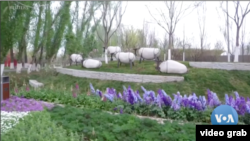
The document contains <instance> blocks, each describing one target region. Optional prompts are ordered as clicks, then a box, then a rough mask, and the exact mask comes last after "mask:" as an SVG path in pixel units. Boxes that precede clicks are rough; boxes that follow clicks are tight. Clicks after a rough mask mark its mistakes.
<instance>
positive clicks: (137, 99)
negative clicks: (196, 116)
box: [90, 84, 250, 115]
mask: <svg viewBox="0 0 250 141" xmlns="http://www.w3.org/2000/svg"><path fill="white" fill-rule="evenodd" d="M123 88H124V91H123V95H122V94H121V93H120V92H116V90H115V89H114V88H107V90H106V93H105V94H104V95H103V93H102V92H101V91H100V90H98V89H97V90H95V89H94V87H93V85H92V84H90V89H91V92H92V94H95V95H97V96H100V97H103V96H104V97H105V98H107V99H108V100H109V101H111V102H114V100H118V99H119V100H123V101H124V102H127V103H129V104H131V105H135V104H140V105H157V106H158V107H159V108H162V107H163V106H167V107H170V108H172V109H173V110H175V111H178V110H180V109H181V108H191V109H195V110H197V111H205V110H207V109H209V108H215V107H217V106H219V105H221V104H226V105H229V106H232V107H233V108H235V110H236V111H237V112H238V114H239V115H245V114H250V99H249V98H247V100H246V99H245V98H244V97H240V96H239V94H238V92H234V94H235V99H234V97H233V96H228V94H225V102H224V103H223V102H221V101H220V100H219V98H218V96H217V95H216V93H214V92H212V91H210V90H209V89H208V90H207V99H206V97H205V96H199V97H198V96H196V94H195V93H193V94H192V95H189V96H187V95H184V96H182V95H180V93H179V92H177V94H173V96H174V99H173V100H172V98H171V97H170V96H169V95H168V94H167V93H166V92H165V91H164V90H163V89H160V90H158V95H157V96H156V94H155V92H154V91H151V90H149V91H148V90H146V89H145V88H144V87H143V86H141V89H142V90H143V92H144V93H143V97H141V95H140V94H139V91H133V90H132V89H131V88H130V86H129V87H128V88H126V87H123Z"/></svg>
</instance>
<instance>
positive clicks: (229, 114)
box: [211, 105, 238, 125]
mask: <svg viewBox="0 0 250 141" xmlns="http://www.w3.org/2000/svg"><path fill="white" fill-rule="evenodd" d="M211 123H212V125H237V123H238V114H237V112H236V110H235V109H234V108H233V107H231V106H229V105H221V106H218V107H216V108H215V109H214V111H213V113H212V115H211Z"/></svg>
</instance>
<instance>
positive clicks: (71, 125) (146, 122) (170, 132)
mask: <svg viewBox="0 0 250 141" xmlns="http://www.w3.org/2000/svg"><path fill="white" fill-rule="evenodd" d="M49 112H50V114H51V118H52V119H53V120H54V121H55V122H56V123H57V125H59V126H62V127H64V128H65V129H68V130H69V131H71V132H78V133H79V134H82V133H83V134H84V137H85V140H98V141H99V140H108V141H115V140H130V141H132V140H138V141H150V140H171V141H180V140H187V141H189V140H190V141H191V140H195V125H193V124H184V125H180V124H178V123H171V124H170V123H165V124H163V125H162V124H158V123H157V122H156V121H153V120H150V119H139V118H137V117H135V116H131V115H127V114H122V115H110V114H109V113H105V112H101V111H100V110H86V109H85V110H81V109H77V108H73V107H65V108H63V107H55V108H53V109H52V110H50V111H49ZM69 113H70V114H69ZM135 133H136V134H135Z"/></svg>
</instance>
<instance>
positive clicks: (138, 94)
mask: <svg viewBox="0 0 250 141" xmlns="http://www.w3.org/2000/svg"><path fill="white" fill-rule="evenodd" d="M135 95H136V97H137V99H138V101H139V102H143V99H142V98H141V95H140V93H139V91H138V90H137V91H136V93H135Z"/></svg>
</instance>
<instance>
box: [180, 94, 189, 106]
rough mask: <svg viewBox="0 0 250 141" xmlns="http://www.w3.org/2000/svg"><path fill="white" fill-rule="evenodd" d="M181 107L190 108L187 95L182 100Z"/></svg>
mask: <svg viewBox="0 0 250 141" xmlns="http://www.w3.org/2000/svg"><path fill="white" fill-rule="evenodd" d="M181 105H182V106H183V107H185V108H188V107H189V100H188V98H187V95H184V97H183V98H182V101H181Z"/></svg>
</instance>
